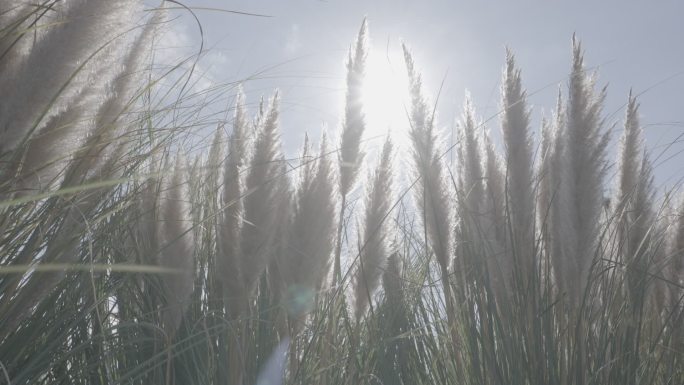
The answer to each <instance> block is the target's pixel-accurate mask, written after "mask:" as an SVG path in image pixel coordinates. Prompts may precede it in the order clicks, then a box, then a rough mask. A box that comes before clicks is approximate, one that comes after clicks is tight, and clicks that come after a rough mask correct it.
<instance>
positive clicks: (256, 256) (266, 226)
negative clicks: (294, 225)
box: [241, 92, 281, 292]
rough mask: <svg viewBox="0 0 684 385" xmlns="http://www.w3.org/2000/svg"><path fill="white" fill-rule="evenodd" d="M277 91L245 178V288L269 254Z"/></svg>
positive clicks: (250, 287) (253, 282) (276, 150)
mask: <svg viewBox="0 0 684 385" xmlns="http://www.w3.org/2000/svg"><path fill="white" fill-rule="evenodd" d="M278 104H279V97H278V93H277V92H276V94H275V95H274V96H273V99H272V100H271V102H270V104H269V107H268V110H267V112H266V115H265V116H264V120H263V122H262V124H261V127H259V131H258V132H257V136H256V139H255V142H254V153H253V154H252V159H251V162H250V165H249V170H248V173H247V177H246V178H245V188H246V190H245V197H244V199H243V200H244V208H245V209H244V222H243V223H244V224H243V226H242V234H241V248H242V250H241V251H242V275H243V278H244V284H245V287H246V289H247V291H248V292H252V291H253V290H254V288H255V287H256V284H257V282H258V279H259V276H260V275H261V273H262V272H263V271H264V269H265V268H266V266H267V265H268V256H269V255H271V254H272V250H271V249H272V242H273V225H274V218H273V215H272V213H273V211H274V210H275V204H276V199H275V198H276V197H275V194H276V191H277V185H276V179H277V177H278V175H279V173H280V170H281V168H280V167H281V166H280V163H281V160H280V159H281V158H280V136H279V133H278Z"/></svg>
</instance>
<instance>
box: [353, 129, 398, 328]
mask: <svg viewBox="0 0 684 385" xmlns="http://www.w3.org/2000/svg"><path fill="white" fill-rule="evenodd" d="M392 148H393V144H392V142H391V140H390V137H389V136H388V137H387V139H386V141H385V144H384V146H383V148H382V153H381V154H380V160H379V162H378V166H377V168H376V169H375V172H374V173H373V175H371V176H370V177H369V178H368V185H367V186H368V187H367V191H366V201H365V204H366V207H365V221H364V226H363V230H362V234H363V235H361V236H360V246H361V250H360V254H359V266H358V268H357V270H356V272H355V277H354V292H355V303H354V305H355V311H356V319H357V320H359V319H361V317H362V316H363V314H364V312H365V311H366V308H367V307H368V304H369V299H370V298H371V297H372V295H373V293H374V291H375V289H376V288H377V286H378V284H379V283H380V277H381V276H382V272H383V271H384V269H385V264H386V263H387V257H388V255H389V245H388V241H389V239H388V238H389V235H390V223H389V222H390V221H389V218H388V216H389V211H390V209H391V207H392V201H393V198H392Z"/></svg>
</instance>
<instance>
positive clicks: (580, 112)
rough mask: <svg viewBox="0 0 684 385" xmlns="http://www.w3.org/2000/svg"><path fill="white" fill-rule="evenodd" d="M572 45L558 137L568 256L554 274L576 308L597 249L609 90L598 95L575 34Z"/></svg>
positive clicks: (560, 215) (562, 230) (562, 231)
mask: <svg viewBox="0 0 684 385" xmlns="http://www.w3.org/2000/svg"><path fill="white" fill-rule="evenodd" d="M572 43H573V64H572V72H571V74H570V83H569V99H568V107H567V110H566V119H567V120H566V122H565V127H564V129H563V131H562V133H563V134H562V135H559V136H558V137H557V138H558V139H559V140H562V141H563V144H562V146H563V148H562V155H561V162H562V164H561V168H562V169H561V172H562V174H561V183H560V188H559V189H558V194H557V196H556V197H557V199H558V204H559V207H558V212H557V213H556V214H557V219H558V220H559V222H560V226H558V227H557V228H556V231H554V233H555V234H556V235H557V236H558V237H559V239H562V244H561V245H560V246H561V247H560V250H559V251H560V255H558V256H557V257H556V258H562V260H563V262H562V267H561V269H559V270H560V271H556V273H555V274H556V276H559V275H564V278H563V280H564V281H565V283H566V284H565V285H564V287H560V288H559V289H560V290H561V291H562V292H563V293H565V294H566V295H567V296H568V298H569V302H570V304H571V305H572V306H573V307H574V309H577V308H579V305H580V303H581V301H582V297H583V293H585V291H586V290H587V289H588V284H589V274H590V269H591V265H592V263H593V261H594V255H595V252H596V246H597V240H598V236H597V234H598V233H599V231H598V225H599V217H600V214H601V211H602V207H603V178H604V175H605V173H606V167H607V166H606V161H605V155H606V146H607V144H608V140H609V137H608V132H605V130H604V129H603V120H602V118H601V116H600V115H601V110H602V106H603V100H604V98H605V89H603V90H601V91H600V92H599V93H598V94H596V93H595V91H594V80H593V79H592V78H590V77H589V76H588V75H587V74H586V72H585V69H584V58H583V55H582V48H581V45H580V43H579V42H577V41H576V40H575V39H574V37H573V42H572ZM570 283H571V284H570Z"/></svg>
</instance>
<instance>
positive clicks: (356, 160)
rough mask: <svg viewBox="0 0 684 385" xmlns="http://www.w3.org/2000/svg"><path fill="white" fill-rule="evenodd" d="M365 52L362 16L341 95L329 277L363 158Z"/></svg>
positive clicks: (337, 263)
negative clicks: (337, 208)
mask: <svg viewBox="0 0 684 385" xmlns="http://www.w3.org/2000/svg"><path fill="white" fill-rule="evenodd" d="M367 55H368V23H367V21H366V19H363V23H361V29H359V33H358V35H357V37H356V44H355V45H354V48H353V50H352V49H350V51H349V57H348V59H347V93H346V95H345V110H344V121H343V122H342V135H341V137H340V154H339V166H340V173H339V175H340V188H339V192H340V196H341V197H342V203H341V205H340V218H339V219H340V220H339V224H338V234H337V243H338V244H337V249H336V251H335V265H334V267H333V280H334V281H335V282H336V281H337V279H339V275H340V272H341V265H340V257H341V255H340V254H341V248H342V225H343V221H344V210H345V205H346V202H347V195H348V194H349V192H350V191H351V190H352V187H353V186H354V184H355V182H356V179H357V178H358V174H359V169H360V168H361V164H362V162H363V158H364V155H365V154H364V151H363V149H362V148H361V139H362V137H363V132H364V130H365V128H366V122H365V116H364V111H363V108H364V106H363V94H362V92H363V83H364V77H365V72H366V58H367Z"/></svg>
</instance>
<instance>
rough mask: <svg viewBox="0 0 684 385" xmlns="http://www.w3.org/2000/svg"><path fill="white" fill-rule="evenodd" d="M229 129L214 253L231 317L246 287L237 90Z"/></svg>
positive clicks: (242, 129) (243, 129)
mask: <svg viewBox="0 0 684 385" xmlns="http://www.w3.org/2000/svg"><path fill="white" fill-rule="evenodd" d="M233 119H234V120H233V131H232V133H231V134H230V137H229V142H228V143H229V144H228V155H227V157H226V160H225V164H224V168H223V193H222V194H221V202H220V205H219V206H220V207H221V209H222V212H221V214H220V215H219V226H218V229H219V230H218V239H217V243H218V255H217V257H216V267H217V269H218V270H219V272H218V274H217V277H218V279H219V281H220V282H221V286H222V288H223V296H224V301H225V305H226V307H227V309H226V311H227V312H228V313H229V314H230V315H231V316H232V317H233V318H235V317H237V315H238V314H239V313H240V312H243V311H245V310H246V309H245V308H244V306H245V301H246V297H247V289H246V287H245V282H244V280H243V275H242V260H241V258H242V248H241V244H240V235H241V230H242V226H243V224H242V216H243V202H242V194H243V191H244V187H243V178H242V175H241V172H242V170H243V163H244V160H243V159H244V158H245V156H246V153H247V132H248V129H249V128H248V122H247V119H248V117H247V111H246V109H245V99H244V95H243V93H242V91H241V90H238V94H237V98H236V102H235V115H234V118H233Z"/></svg>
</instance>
